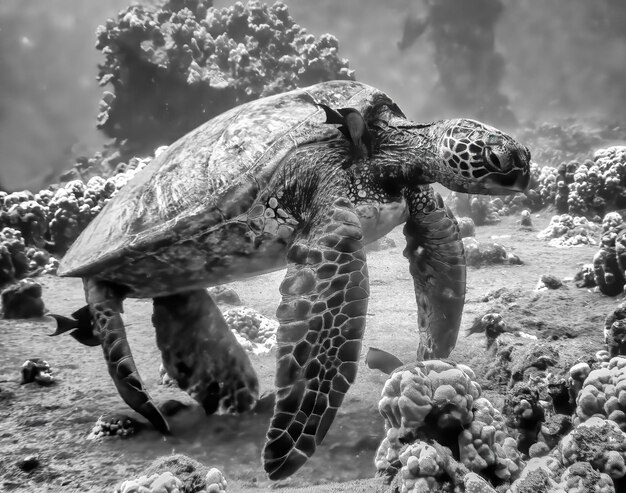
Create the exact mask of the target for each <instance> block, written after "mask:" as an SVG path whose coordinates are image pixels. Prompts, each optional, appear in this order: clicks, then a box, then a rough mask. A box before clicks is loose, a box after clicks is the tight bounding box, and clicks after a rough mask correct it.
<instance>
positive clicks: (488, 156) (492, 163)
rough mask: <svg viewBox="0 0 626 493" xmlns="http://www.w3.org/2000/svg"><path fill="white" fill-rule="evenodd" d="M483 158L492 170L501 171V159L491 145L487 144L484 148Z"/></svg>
mask: <svg viewBox="0 0 626 493" xmlns="http://www.w3.org/2000/svg"><path fill="white" fill-rule="evenodd" d="M483 160H484V162H485V165H486V167H487V168H488V169H490V171H501V170H503V169H502V164H501V163H500V159H499V158H498V156H496V153H495V152H493V150H492V149H491V147H489V146H485V147H484V148H483Z"/></svg>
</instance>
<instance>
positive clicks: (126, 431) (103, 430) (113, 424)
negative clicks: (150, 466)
mask: <svg viewBox="0 0 626 493" xmlns="http://www.w3.org/2000/svg"><path fill="white" fill-rule="evenodd" d="M137 427H138V423H137V422H136V421H135V420H134V419H132V418H130V417H129V416H126V415H124V414H114V415H110V416H100V417H99V418H98V421H96V424H95V425H94V427H93V428H92V430H91V433H89V436H88V437H87V438H88V439H89V440H94V439H96V438H102V437H106V436H119V437H129V436H131V435H134V434H135V432H136V431H137ZM133 491H134V490H133Z"/></svg>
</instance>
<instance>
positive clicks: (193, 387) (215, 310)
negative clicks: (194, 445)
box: [152, 289, 259, 414]
mask: <svg viewBox="0 0 626 493" xmlns="http://www.w3.org/2000/svg"><path fill="white" fill-rule="evenodd" d="M152 324H153V325H154V328H155V329H156V336H157V345H158V347H159V349H160V350H161V354H162V357H163V366H164V367H165V369H166V371H167V373H168V374H169V376H170V377H172V378H173V379H174V380H176V381H177V383H178V386H179V387H180V388H181V389H183V390H185V391H186V392H187V393H188V394H189V395H191V397H193V398H194V399H195V400H196V401H198V402H199V403H200V404H202V406H203V407H204V410H205V411H206V413H207V414H213V413H215V412H216V411H218V410H222V411H227V412H238V413H241V412H244V411H249V410H250V409H252V408H253V407H254V405H255V403H256V401H257V399H258V397H259V383H258V379H257V376H256V374H255V372H254V369H253V368H252V364H251V363H250V359H249V358H248V355H247V354H246V353H245V351H244V350H243V348H242V347H241V346H240V345H239V343H238V342H237V339H236V338H235V336H234V334H233V333H232V332H231V330H230V329H229V328H228V324H227V323H226V321H225V320H224V317H223V316H222V312H221V311H220V309H219V307H218V306H217V305H216V304H215V301H213V299H212V298H211V296H210V295H209V294H208V293H207V291H206V290H205V289H199V290H194V291H189V292H185V293H178V294H175V295H171V296H164V297H160V298H155V299H154V314H153V316H152Z"/></svg>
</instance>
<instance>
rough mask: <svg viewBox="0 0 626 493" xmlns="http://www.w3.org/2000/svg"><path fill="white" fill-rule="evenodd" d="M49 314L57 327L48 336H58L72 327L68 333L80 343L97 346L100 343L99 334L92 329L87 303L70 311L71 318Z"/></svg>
mask: <svg viewBox="0 0 626 493" xmlns="http://www.w3.org/2000/svg"><path fill="white" fill-rule="evenodd" d="M49 316H50V317H52V318H54V319H55V320H56V322H57V329H56V330H55V331H54V332H53V333H52V334H50V336H58V335H60V334H64V333H65V332H68V331H70V330H72V329H74V330H73V331H72V332H70V335H71V336H72V337H73V338H74V339H76V340H77V341H78V342H80V343H81V344H84V345H85V346H99V345H100V344H101V342H100V336H99V335H98V334H97V333H96V332H95V331H94V328H93V322H92V320H91V313H90V311H89V306H88V305H85V306H84V307H82V308H81V309H80V310H77V311H75V312H74V313H72V317H73V318H68V317H64V316H63V315H54V314H50V315H49Z"/></svg>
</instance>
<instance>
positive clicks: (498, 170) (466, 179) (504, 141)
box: [431, 119, 530, 195]
mask: <svg viewBox="0 0 626 493" xmlns="http://www.w3.org/2000/svg"><path fill="white" fill-rule="evenodd" d="M433 131H434V132H435V133H436V134H435V135H433V137H434V140H435V142H438V145H437V148H436V150H435V152H436V154H438V159H436V160H435V162H434V163H433V164H434V166H435V167H436V168H437V169H434V170H431V171H432V172H433V174H434V176H435V177H436V179H435V181H438V182H439V183H441V184H442V185H444V186H445V187H447V188H449V189H451V190H454V191H455V192H465V193H479V194H489V195H500V194H509V193H514V192H521V191H523V190H525V189H526V187H527V186H528V183H529V181H530V151H529V150H528V148H527V147H526V146H524V145H522V144H520V143H518V142H517V141H516V140H515V139H513V138H512V137H510V136H509V135H507V134H505V133H504V132H501V131H500V130H498V129H496V128H494V127H491V126H489V125H485V124H484V123H480V122H477V121H475V120H468V119H454V120H445V121H442V122H438V123H436V124H434V125H433Z"/></svg>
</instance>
